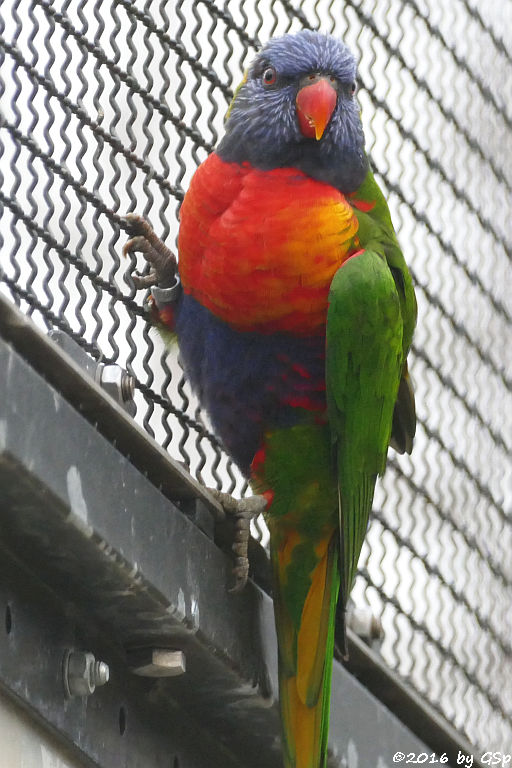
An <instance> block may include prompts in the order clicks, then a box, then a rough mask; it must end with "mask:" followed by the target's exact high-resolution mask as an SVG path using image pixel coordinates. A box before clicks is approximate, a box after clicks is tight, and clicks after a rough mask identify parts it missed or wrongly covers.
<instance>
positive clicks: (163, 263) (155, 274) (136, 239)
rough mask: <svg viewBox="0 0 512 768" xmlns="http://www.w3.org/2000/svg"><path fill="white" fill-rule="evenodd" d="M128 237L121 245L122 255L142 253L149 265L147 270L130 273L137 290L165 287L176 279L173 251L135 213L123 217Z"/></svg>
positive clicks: (175, 263) (171, 284)
mask: <svg viewBox="0 0 512 768" xmlns="http://www.w3.org/2000/svg"><path fill="white" fill-rule="evenodd" d="M123 221H124V223H125V225H126V229H127V232H128V234H129V236H130V239H129V240H128V241H127V242H126V243H125V245H124V247H123V256H128V255H129V254H131V253H142V255H143V256H144V258H145V259H146V261H147V262H148V263H149V265H150V269H149V272H148V273H147V274H145V275H141V274H139V273H138V272H134V273H133V274H132V280H133V284H134V285H135V288H136V289H137V290H140V289H143V288H152V287H153V286H155V285H156V286H158V287H159V288H163V289H167V288H169V287H172V286H173V285H174V284H175V283H176V281H177V272H178V265H177V262H176V257H175V256H174V254H173V252H172V251H171V250H169V248H167V246H166V245H165V243H164V242H163V241H162V240H160V238H159V237H157V235H155V233H154V231H153V228H152V227H151V225H150V224H149V223H148V222H147V221H146V220H145V219H143V218H142V216H138V215H137V214H135V213H129V214H127V215H126V216H124V217H123Z"/></svg>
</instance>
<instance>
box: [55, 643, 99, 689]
mask: <svg viewBox="0 0 512 768" xmlns="http://www.w3.org/2000/svg"><path fill="white" fill-rule="evenodd" d="M62 676H63V682H64V690H65V692H66V695H67V696H68V698H72V697H74V696H81V697H83V696H90V695H91V693H94V691H95V690H96V688H97V687H99V686H101V685H105V684H106V683H108V680H109V677H110V670H109V667H108V664H105V662H104V661H96V659H95V658H94V654H92V653H88V652H86V651H73V650H68V651H66V653H65V654H64V660H63V667H62Z"/></svg>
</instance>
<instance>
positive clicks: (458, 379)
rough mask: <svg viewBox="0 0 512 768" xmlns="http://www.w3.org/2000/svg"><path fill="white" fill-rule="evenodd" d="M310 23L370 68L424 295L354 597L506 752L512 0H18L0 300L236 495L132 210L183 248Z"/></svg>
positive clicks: (407, 247) (6, 50) (374, 128)
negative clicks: (126, 390)
mask: <svg viewBox="0 0 512 768" xmlns="http://www.w3.org/2000/svg"><path fill="white" fill-rule="evenodd" d="M301 27H313V28H320V29H322V30H323V31H326V32H332V33H333V34H336V35H338V36H341V37H343V39H344V40H345V41H346V42H347V43H348V44H349V45H350V46H351V47H352V49H353V50H354V52H355V53H356V54H357V55H358V58H359V60H360V90H359V100H360V103H361V107H362V110H363V121H364V125H365V132H366V138H367V148H368V151H369V153H370V155H371V159H372V163H373V165H374V168H375V170H376V172H377V176H378V179H379V182H380V183H381V184H382V186H383V188H384V189H385V191H386V194H387V197H388V199H389V202H390V206H391V209H392V214H393V219H394V222H395V225H396V226H397V228H398V230H399V237H400V240H401V243H402V246H403V248H404V251H405V253H406V256H407V259H408V262H409V264H410V265H411V268H412V271H413V276H414V279H415V282H416V286H417V293H418V299H419V311H420V314H419V324H418V330H417V334H416V337H415V344H414V349H413V355H412V357H413V359H412V365H411V368H412V375H413V378H414V381H415V385H416V391H417V405H418V417H419V427H418V436H417V440H416V445H415V450H414V453H413V456H412V457H411V458H410V459H409V458H403V457H396V456H395V455H394V454H392V455H391V456H390V461H389V469H388V472H387V475H386V478H385V480H384V482H383V483H382V484H381V486H380V489H379V492H378V494H377V496H376V501H375V511H374V515H373V520H372V523H371V527H370V531H369V535H368V539H367V543H366V544H365V547H364V550H363V555H362V558H361V562H360V566H361V570H360V574H359V576H358V580H357V583H356V587H355V590H354V599H355V601H356V603H358V604H369V605H370V606H371V607H372V609H373V610H374V611H375V613H377V614H378V615H379V616H380V617H381V619H382V623H383V626H384V632H385V637H384V641H383V643H382V647H381V653H382V655H383V657H384V659H385V660H386V661H387V663H388V664H389V665H390V666H391V667H392V668H394V669H396V670H397V671H398V672H399V673H400V674H402V675H403V676H404V677H406V678H407V679H408V680H409V681H410V682H411V683H412V684H413V685H414V686H415V687H416V689H417V690H418V691H419V692H420V693H421V694H422V695H423V696H425V697H426V698H427V699H428V700H429V701H430V703H432V704H433V705H434V706H435V707H436V709H437V710H438V711H439V712H440V713H442V714H443V715H444V716H445V717H446V718H447V719H448V720H450V721H451V722H452V723H453V724H454V725H455V726H456V727H457V728H459V729H460V730H461V731H463V732H465V733H466V734H467V736H468V737H469V739H470V740H471V741H472V742H473V743H475V744H476V745H478V746H480V747H481V748H482V749H484V750H485V749H491V750H492V749H495V750H505V747H506V745H507V744H508V745H510V743H511V742H512V632H511V630H512V610H511V585H512V558H511V557H510V552H511V551H512V470H511V462H510V458H509V456H510V451H511V448H512V438H511V435H512V366H511V362H512V345H511V343H510V338H511V335H510V334H511V330H512V301H511V299H510V289H509V274H510V268H511V263H510V262H511V257H510V254H511V243H512V228H511V226H510V219H511V214H512V202H511V201H512V165H511V164H510V157H511V156H512V107H511V105H512V53H511V52H512V2H511V0H496V3H495V4H490V3H488V4H486V5H485V8H484V7H482V8H481V10H480V11H479V10H477V9H476V7H473V4H472V3H471V2H469V0H453V2H451V3H449V4H447V3H445V2H443V1H442V0H431V2H429V3H426V2H424V0H378V2H376V0H316V2H310V1H309V0H302V2H299V0H294V1H292V0H226V1H225V2H217V3H215V2H213V1H212V0H181V1H180V0H167V1H165V0H161V1H160V2H157V0H146V2H142V0H140V1H139V2H129V0H112V2H109V3H105V2H101V0H96V2H94V1H93V0H81V1H80V2H74V1H73V0H55V2H51V1H50V0H3V3H2V4H1V5H0V105H1V123H0V179H1V183H0V216H1V224H0V290H1V291H2V292H3V293H5V294H6V295H8V296H9V297H10V298H11V299H12V301H13V302H15V303H16V304H17V305H18V306H20V307H21V308H22V309H23V310H24V311H26V313H27V314H29V315H30V316H31V317H32V318H33V320H34V322H36V323H37V324H38V325H40V326H42V327H46V328H48V329H50V328H52V327H57V328H60V329H62V330H65V331H66V332H67V333H69V334H70V335H71V336H72V337H73V338H74V339H75V340H76V341H77V342H78V343H79V344H80V345H81V346H82V347H83V348H84V349H85V350H87V351H88V352H89V353H90V354H91V355H92V356H93V357H95V358H96V359H99V358H100V357H102V358H103V359H104V360H107V361H115V362H117V363H119V364H120V365H122V366H124V367H126V368H127V369H128V370H130V371H131V372H132V373H133V374H134V376H135V380H136V402H137V416H136V418H137V420H138V421H139V422H140V423H141V424H142V425H143V426H144V427H145V429H146V430H147V431H148V433H149V434H151V435H153V436H154V437H155V438H156V439H157V440H158V441H159V442H160V443H161V444H162V445H164V446H165V447H166V448H167V449H168V450H169V451H170V453H172V455H173V456H175V457H177V458H179V459H181V460H182V461H184V462H186V464H187V465H188V466H189V467H190V470H191V472H192V474H194V475H195V476H197V477H199V478H200V479H201V480H202V481H203V482H205V483H206V484H208V485H217V486H218V487H223V488H224V489H225V490H228V491H230V492H234V493H245V492H246V487H245V484H244V480H243V478H242V477H241V475H240V473H239V472H238V470H237V468H236V467H235V466H234V465H233V464H232V463H231V462H230V460H229V459H228V458H227V457H226V455H225V454H224V453H223V451H222V447H221V446H220V444H219V442H218V441H217V439H216V438H215V437H214V436H213V435H212V434H211V432H210V430H209V427H208V424H207V421H206V419H205V416H204V414H202V413H201V411H200V410H199V409H198V407H197V403H196V401H195V400H194V398H193V396H192V394H191V392H190V390H189V388H188V385H187V382H186V381H185V380H184V378H183V376H182V373H181V370H180V368H179V364H178V362H177V359H176V355H175V353H170V354H169V353H168V352H167V351H166V350H165V349H164V347H163V344H162V342H161V341H160V339H159V338H158V336H157V335H156V334H155V333H154V331H152V330H151V329H150V328H149V326H148V325H147V322H146V319H145V314H144V311H143V310H142V308H141V303H140V301H139V298H138V297H137V298H136V297H135V294H134V290H133V286H132V284H131V282H130V279H129V273H130V271H131V270H132V269H133V266H134V265H133V263H128V262H124V261H123V260H122V259H121V258H120V253H121V247H122V244H123V242H124V240H125V239H126V236H125V234H124V233H123V231H122V229H121V221H120V216H122V215H123V214H125V213H126V212H128V211H132V210H135V211H137V212H138V213H141V214H143V215H144V216H146V217H147V218H149V219H150V221H151V222H152V224H153V226H154V227H155V229H156V230H157V232H158V234H160V235H161V236H162V237H163V238H164V239H165V240H167V242H168V243H169V244H170V245H171V246H172V244H173V242H174V240H175V237H176V232H177V212H178V209H179V205H180V202H181V200H182V198H183V193H184V190H185V189H186V188H187V185H188V182H189V180H190V177H191V174H192V173H193V171H194V169H195V168H196V166H197V164H198V163H199V162H201V161H202V160H203V159H204V158H205V157H206V155H207V154H208V152H209V151H210V150H211V149H212V148H213V147H214V145H215V143H216V141H217V139H218V137H219V135H220V133H221V131H222V122H223V116H224V113H225V110H226V107H227V104H228V102H229V100H230V97H231V95H232V89H233V86H234V85H236V83H237V82H238V81H239V79H240V78H241V74H242V71H243V68H244V66H245V64H246V63H247V62H248V60H249V59H250V57H251V56H252V55H253V53H254V50H255V48H256V47H257V46H258V45H259V43H260V41H265V40H266V39H267V38H268V37H269V36H270V35H274V34H282V33H285V32H288V31H294V30H298V29H300V28H301ZM140 266H142V265H140ZM260 535H261V536H263V537H264V536H265V532H264V531H263V530H260Z"/></svg>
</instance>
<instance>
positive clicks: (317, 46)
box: [217, 30, 368, 193]
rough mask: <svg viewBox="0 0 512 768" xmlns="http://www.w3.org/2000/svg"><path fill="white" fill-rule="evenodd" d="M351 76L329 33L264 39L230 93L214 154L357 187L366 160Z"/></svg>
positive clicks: (351, 62)
mask: <svg viewBox="0 0 512 768" xmlns="http://www.w3.org/2000/svg"><path fill="white" fill-rule="evenodd" d="M355 80H356V63H355V59H354V57H353V56H352V54H351V52H350V51H349V49H348V48H347V46H346V45H344V43H342V42H341V41H340V40H337V39H336V38H334V37H330V36H329V35H324V34H321V33H320V32H313V31H310V30H303V31H302V32H298V33H297V34H294V35H285V36H284V37H276V38H273V39H272V40H269V42H268V43H267V44H266V45H265V46H264V47H263V49H262V50H261V51H260V52H259V53H258V55H257V56H256V58H255V60H254V61H253V63H252V64H251V66H250V67H249V70H248V72H247V74H246V77H245V79H244V81H243V82H242V84H241V86H240V87H239V89H238V90H237V92H236V94H235V97H234V99H233V102H232V104H231V107H230V109H229V112H228V117H227V120H226V134H225V136H224V138H223V139H222V141H221V142H220V144H219V147H218V149H217V152H218V154H219V155H220V156H221V157H222V158H223V159H224V160H226V161H230V162H239V163H242V162H249V163H250V164H251V165H253V166H255V167H257V168H261V169H264V170H269V169H271V168H283V167H294V168H298V169H299V170H301V171H303V172H304V173H306V174H308V175H309V176H311V177H313V178H315V179H318V180H320V181H324V182H326V183H328V184H332V185H333V186H335V187H337V188H338V189H340V190H341V191H342V192H345V193H348V192H351V191H353V190H355V189H357V187H359V185H360V184H361V183H362V181H363V180H364V177H365V175H366V172H367V170H368V161H367V158H366V155H365V152H364V135H363V129H362V125H361V120H360V117H359V109H358V105H357V102H356V100H355V98H354V94H355V89H356V83H355Z"/></svg>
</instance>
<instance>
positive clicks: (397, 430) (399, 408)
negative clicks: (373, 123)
mask: <svg viewBox="0 0 512 768" xmlns="http://www.w3.org/2000/svg"><path fill="white" fill-rule="evenodd" d="M349 199H351V201H353V204H354V212H355V214H356V216H357V219H358V222H359V231H358V236H359V240H360V242H361V247H362V248H366V249H368V250H375V251H376V252H377V253H381V254H383V255H384V256H385V258H386V261H387V264H388V266H389V268H390V270H391V274H392V277H393V280H394V282H395V286H396V289H397V293H398V298H399V301H400V311H401V313H402V322H403V338H402V350H403V359H404V363H403V369H402V377H401V381H400V387H399V390H398V395H397V400H396V403H395V412H394V416H393V428H392V433H391V446H392V447H393V448H394V449H395V450H396V451H398V452H399V453H404V452H407V453H411V451H412V444H413V438H414V433H415V431H416V411H415V406H414V390H413V387H412V384H411V380H410V378H409V373H408V370H407V353H408V352H409V348H410V346H411V341H412V335H413V332H414V328H415V325H416V317H417V312H418V310H417V305H416V297H415V295H414V287H413V284H412V279H411V275H410V272H409V270H408V268H407V264H406V263H405V259H404V257H403V254H402V251H401V249H400V246H399V244H398V241H397V239H396V235H395V231H394V229H393V224H392V222H391V216H390V214H389V209H388V205H387V202H386V199H385V197H384V195H383V194H382V192H381V190H380V188H379V186H378V184H377V182H376V181H375V179H374V176H373V173H372V172H371V171H368V173H367V175H366V178H365V180H364V181H363V183H362V184H361V186H360V187H359V189H357V190H356V191H355V192H354V193H353V195H350V198H349Z"/></svg>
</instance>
